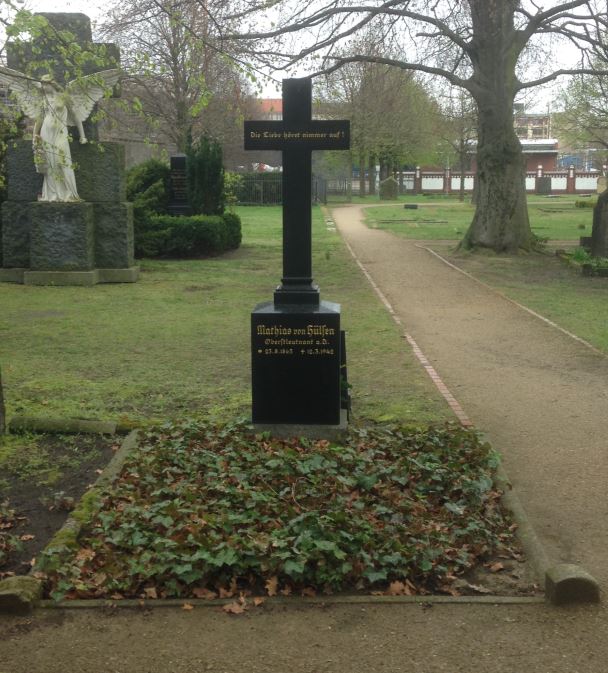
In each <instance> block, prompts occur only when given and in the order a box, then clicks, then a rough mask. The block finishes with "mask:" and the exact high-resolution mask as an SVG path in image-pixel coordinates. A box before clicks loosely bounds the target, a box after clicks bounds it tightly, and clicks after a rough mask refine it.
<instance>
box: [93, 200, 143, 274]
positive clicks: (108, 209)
mask: <svg viewBox="0 0 608 673" xmlns="http://www.w3.org/2000/svg"><path fill="white" fill-rule="evenodd" d="M93 207H94V213H95V266H96V267H97V268H99V269H124V268H129V267H132V266H133V265H134V264H135V255H134V245H135V244H134V234H133V204H132V203H110V202H104V201H101V202H99V203H94V204H93Z"/></svg>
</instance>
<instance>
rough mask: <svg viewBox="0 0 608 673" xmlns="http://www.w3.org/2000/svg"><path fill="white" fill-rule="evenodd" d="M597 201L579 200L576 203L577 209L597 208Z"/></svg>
mask: <svg viewBox="0 0 608 673" xmlns="http://www.w3.org/2000/svg"><path fill="white" fill-rule="evenodd" d="M596 203H597V199H577V200H576V201H575V202H574V206H575V208H595V204H596Z"/></svg>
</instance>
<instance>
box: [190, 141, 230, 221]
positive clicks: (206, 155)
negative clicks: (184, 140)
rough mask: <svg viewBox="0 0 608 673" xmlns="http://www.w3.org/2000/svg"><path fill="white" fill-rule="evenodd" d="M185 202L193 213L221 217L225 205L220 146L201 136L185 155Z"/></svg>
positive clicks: (222, 160) (222, 161)
mask: <svg viewBox="0 0 608 673" xmlns="http://www.w3.org/2000/svg"><path fill="white" fill-rule="evenodd" d="M186 176H187V183H188V187H187V188H188V202H189V204H190V208H191V209H192V212H193V213H196V214H201V215H221V214H222V213H223V212H224V209H225V205H226V195H225V193H224V159H223V153H222V146H221V145H220V144H219V143H218V142H217V141H216V140H213V139H211V138H209V137H208V136H201V137H200V138H199V139H198V141H197V142H196V143H193V144H191V145H190V147H189V148H188V150H187V152H186Z"/></svg>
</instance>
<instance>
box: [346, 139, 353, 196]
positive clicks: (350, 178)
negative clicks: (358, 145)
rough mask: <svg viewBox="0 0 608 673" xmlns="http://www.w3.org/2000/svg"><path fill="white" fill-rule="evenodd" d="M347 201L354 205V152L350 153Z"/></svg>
mask: <svg viewBox="0 0 608 673" xmlns="http://www.w3.org/2000/svg"><path fill="white" fill-rule="evenodd" d="M346 200H347V201H348V203H352V200H353V152H352V150H351V151H350V152H349V153H348V175H347V177H346Z"/></svg>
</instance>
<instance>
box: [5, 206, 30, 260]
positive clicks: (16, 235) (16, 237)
mask: <svg viewBox="0 0 608 673" xmlns="http://www.w3.org/2000/svg"><path fill="white" fill-rule="evenodd" d="M30 230H31V217H30V211H29V208H27V207H24V205H23V204H21V203H15V202H13V201H5V202H4V203H3V204H2V229H1V239H2V254H1V255H0V258H1V261H2V266H3V267H8V268H15V267H17V268H18V267H25V268H29V266H30Z"/></svg>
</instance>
